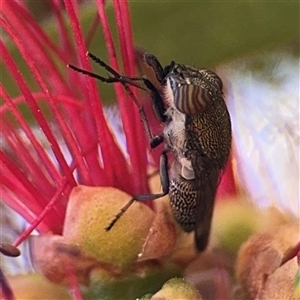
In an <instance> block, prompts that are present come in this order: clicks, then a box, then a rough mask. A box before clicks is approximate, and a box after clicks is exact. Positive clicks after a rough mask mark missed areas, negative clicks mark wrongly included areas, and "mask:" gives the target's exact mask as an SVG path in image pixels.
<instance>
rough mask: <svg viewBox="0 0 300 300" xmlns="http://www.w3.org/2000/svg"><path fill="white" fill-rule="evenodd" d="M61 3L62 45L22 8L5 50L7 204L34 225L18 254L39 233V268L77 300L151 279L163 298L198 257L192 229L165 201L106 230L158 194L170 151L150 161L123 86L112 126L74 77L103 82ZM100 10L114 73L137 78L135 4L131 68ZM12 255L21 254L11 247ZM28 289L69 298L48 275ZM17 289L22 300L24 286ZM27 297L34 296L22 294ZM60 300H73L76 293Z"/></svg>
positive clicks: (127, 39)
mask: <svg viewBox="0 0 300 300" xmlns="http://www.w3.org/2000/svg"><path fill="white" fill-rule="evenodd" d="M50 4H51V7H50V8H51V14H52V18H54V19H55V20H56V22H55V24H56V26H57V32H55V33H56V34H57V35H58V36H56V40H53V39H51V38H50V37H49V35H48V34H47V33H46V32H45V30H44V29H43V28H42V27H41V26H40V24H39V23H38V22H37V21H36V20H35V19H34V18H33V17H32V15H31V13H30V11H29V9H28V8H27V7H26V5H24V4H21V3H20V2H19V1H14V0H12V1H4V2H3V4H2V6H1V17H0V24H1V27H2V29H3V32H5V36H4V38H3V39H2V40H1V42H0V47H1V60H2V63H3V69H4V70H5V72H6V73H5V76H4V77H5V78H3V84H1V86H0V94H1V98H2V99H3V102H2V103H1V104H2V105H1V107H0V113H1V120H2V124H1V125H2V126H1V152H0V162H1V165H0V167H1V170H2V176H1V178H0V180H1V185H0V188H1V198H2V200H3V201H4V202H5V203H6V204H7V205H8V206H10V207H11V208H12V209H13V210H14V211H15V212H17V213H18V214H20V215H21V216H22V217H24V219H25V220H26V221H27V222H28V223H29V224H30V225H29V226H28V228H26V230H25V231H24V232H23V233H22V234H20V236H19V237H18V238H17V239H16V240H15V241H14V242H13V243H12V245H13V246H15V247H18V246H19V245H20V244H21V243H22V242H23V241H25V240H26V239H28V237H29V236H30V234H31V232H32V231H33V230H36V231H37V232H38V233H39V236H37V237H33V238H31V255H32V260H33V263H34V265H35V266H36V267H37V268H38V269H39V270H41V271H42V273H43V274H44V275H45V276H46V277H47V278H48V279H50V280H51V281H52V282H55V283H58V284H60V285H66V286H70V287H71V290H72V291H73V292H72V293H73V297H74V298H76V299H80V298H81V295H80V292H79V284H83V285H85V286H89V287H90V286H93V287H94V289H93V288H91V289H88V290H87V292H86V295H87V297H92V296H95V295H96V296H97V295H98V294H97V293H99V291H98V290H99V286H101V287H102V285H104V286H105V287H104V290H105V289H106V292H107V290H109V292H112V291H113V292H115V291H116V290H120V291H121V292H122V293H124V291H126V290H127V289H126V288H127V285H128V284H129V283H130V285H131V286H135V287H134V288H136V287H138V286H143V284H144V281H143V280H144V278H146V279H147V280H148V281H149V282H147V283H148V286H151V289H152V290H153V291H155V290H157V289H158V288H159V287H160V286H161V283H162V282H164V281H165V280H166V279H168V278H170V277H172V276H174V275H175V274H179V273H180V271H181V267H182V266H183V265H184V264H186V262H188V261H190V260H191V258H193V257H194V255H195V251H194V250H193V242H192V240H191V239H190V240H189V242H188V245H185V248H184V251H183V250H182V249H181V252H180V251H179V254H178V253H176V251H175V250H176V249H177V248H175V244H176V243H177V242H178V239H179V235H180V229H179V228H178V226H177V225H176V224H175V222H174V220H173V217H172V214H171V213H170V210H169V208H168V204H167V202H164V200H157V201H155V204H151V203H148V204H149V205H148V206H145V205H143V204H140V203H134V205H133V206H132V207H131V208H130V210H129V211H128V212H127V213H126V214H125V215H124V216H123V217H122V218H121V219H120V221H118V223H117V224H116V225H115V227H114V228H113V230H111V231H110V232H106V231H105V230H104V228H105V227H106V226H107V225H109V222H110V221H111V220H112V219H113V217H114V215H115V214H116V213H118V212H119V209H120V208H121V207H123V205H124V203H126V201H128V200H129V199H130V198H131V196H130V195H134V194H146V193H149V192H151V189H150V187H149V176H148V173H149V172H148V171H149V165H150V163H149V161H151V165H152V166H154V167H156V162H157V156H158V154H159V151H156V152H155V151H154V152H153V153H151V155H150V154H149V148H148V141H147V139H146V136H145V133H144V128H143V126H142V122H141V120H140V119H141V118H140V115H139V112H138V109H137V107H136V106H135V104H134V102H133V101H132V99H131V98H130V96H129V95H128V94H127V92H126V91H125V90H124V89H123V87H122V86H121V85H120V84H116V85H115V94H116V99H117V102H118V106H117V107H118V108H117V109H116V108H114V109H113V110H110V113H112V114H113V116H112V117H110V115H109V113H108V111H107V110H106V109H104V107H103V106H102V102H103V101H102V97H101V95H100V92H99V90H98V88H97V86H96V83H95V80H94V79H92V78H90V77H88V76H83V75H82V74H79V73H76V72H74V71H73V70H70V69H68V68H67V67H66V65H67V64H69V63H71V64H74V65H77V66H80V67H81V68H83V69H85V70H90V71H91V65H90V62H89V60H88V58H87V56H86V53H87V47H86V46H85V44H86V42H85V40H84V36H83V32H82V29H81V24H80V22H79V19H80V18H79V14H80V10H79V7H78V6H77V3H76V2H74V1H70V0H65V1H64V5H63V4H62V3H61V2H59V1H56V0H53V1H51V2H50ZM96 4H97V10H98V12H97V16H98V17H97V19H96V20H99V23H100V24H101V28H102V30H103V35H104V39H105V43H106V47H107V51H108V57H109V64H110V65H111V66H112V67H113V68H114V69H115V70H119V69H122V70H123V72H124V73H125V74H126V75H128V76H134V75H135V57H134V50H133V37H132V30H131V24H130V17H129V11H128V4H127V2H126V1H117V0H115V1H113V5H114V12H115V18H116V23H117V29H118V33H119V42H120V49H121V57H122V62H123V66H122V68H119V66H118V62H117V60H116V51H115V48H114V44H113V41H112V36H111V33H110V28H109V24H108V21H107V17H106V13H105V5H104V4H105V3H104V1H101V0H99V1H97V2H96ZM65 14H66V16H67V18H65ZM94 24H96V23H94ZM70 28H71V30H70ZM93 29H94V28H92V29H91V32H92V31H93ZM87 39H90V35H89V34H88V35H87ZM17 51H18V52H19V53H18V54H16V52H17ZM20 60H21V61H22V62H19V61H20ZM22 64H25V67H24V66H22ZM21 70H22V71H21ZM27 73H28V75H27ZM8 82H9V83H8ZM132 91H133V93H135V94H137V93H138V91H136V90H135V89H134V88H133V89H132ZM119 119H121V121H118V120H119ZM118 122H119V123H118ZM118 126H119V127H121V129H120V128H118ZM123 139H124V141H125V142H124V144H122V143H121V141H122V140H123ZM227 171H229V172H228V173H226V174H227V175H228V176H224V177H223V178H224V181H223V183H224V182H225V184H223V185H221V187H222V188H221V189H220V190H219V194H220V193H222V191H223V193H229V194H230V193H234V192H235V189H234V185H233V184H232V182H233V178H232V173H231V168H230V165H229V167H228V170H227ZM227 171H226V172H227ZM220 191H221V192H220ZM167 200H168V199H167ZM156 203H157V204H156ZM154 205H155V209H154V210H153V209H151V206H154ZM152 208H153V207H152ZM9 242H10V243H11V242H12V241H9ZM177 244H180V243H177ZM176 247H178V245H176ZM174 249H175V250H174ZM179 250H180V247H179ZM2 251H3V252H5V251H6V252H7V253H11V254H12V252H13V251H16V250H15V249H14V248H11V250H10V248H9V246H8V245H5V244H3V245H2ZM171 253H172V255H171ZM166 257H167V259H166ZM16 280H17V281H18V278H17V279H16ZM21 280H22V282H28V284H27V286H36V285H39V286H40V287H42V286H44V285H45V286H46V289H47V293H49V294H48V296H49V297H50V296H51V295H52V297H58V294H52V293H56V291H57V290H58V289H57V288H56V287H55V288H54V287H53V286H52V285H50V283H49V282H45V281H43V280H44V279H41V277H39V276H38V275H36V274H30V275H29V274H28V275H26V279H24V277H22V278H21ZM41 280H42V282H40V281H41ZM14 282H15V281H14ZM37 282H39V283H37ZM112 282H113V283H112ZM1 283H2V293H3V297H6V298H7V299H12V297H13V293H12V291H11V290H10V288H9V284H8V282H7V281H6V280H5V278H4V277H3V279H2V281H1ZM108 283H109V284H108ZM15 284H16V282H15ZM120 285H123V287H122V288H120ZM14 288H15V289H14ZM147 288H148V287H147ZM13 290H14V291H15V294H16V297H19V296H18V294H17V293H18V291H17V290H16V285H14V286H13ZM25 290H26V288H24V286H23V287H22V290H21V293H22V294H21V295H23V296H24V295H25V294H24V293H25ZM102 290H103V287H102ZM152 290H150V291H152ZM97 291H98V292H97ZM142 291H143V292H144V293H145V292H149V291H148V290H142ZM31 292H32V290H30V291H28V293H31ZM34 292H36V291H34ZM109 292H107V293H109ZM143 292H140V293H141V294H143ZM26 293H27V291H26ZM44 293H45V292H41V294H42V296H44ZM58 293H62V294H64V295H65V290H63V291H61V290H59V291H58ZM28 295H29V294H28ZM30 295H32V294H30ZM59 295H61V294H59ZM30 297H35V296H30ZM30 297H29V298H30ZM37 297H38V296H37Z"/></svg>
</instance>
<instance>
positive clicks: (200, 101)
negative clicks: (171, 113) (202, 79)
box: [174, 84, 212, 115]
mask: <svg viewBox="0 0 300 300" xmlns="http://www.w3.org/2000/svg"><path fill="white" fill-rule="evenodd" d="M211 101H212V96H211V95H210V93H209V92H208V91H207V90H205V89H203V88H201V87H200V86H199V85H194V84H184V85H181V86H178V87H177V88H176V89H175V90H174V105H175V107H176V108H177V109H178V110H179V111H180V112H182V113H184V114H187V115H190V114H195V113H200V112H202V111H203V110H204V109H205V108H206V106H207V105H209V104H210V103H211Z"/></svg>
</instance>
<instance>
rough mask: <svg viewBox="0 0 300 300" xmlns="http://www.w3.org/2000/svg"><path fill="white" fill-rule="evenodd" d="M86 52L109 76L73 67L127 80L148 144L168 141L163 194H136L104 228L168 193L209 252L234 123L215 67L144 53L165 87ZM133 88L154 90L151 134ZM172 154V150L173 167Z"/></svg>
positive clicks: (182, 219)
mask: <svg viewBox="0 0 300 300" xmlns="http://www.w3.org/2000/svg"><path fill="white" fill-rule="evenodd" d="M88 55H89V56H90V57H91V58H92V59H93V60H94V61H96V62H97V63H98V64H100V65H101V66H102V67H104V68H105V69H106V70H107V71H108V72H109V73H110V74H111V75H110V76H109V77H107V78H105V77H102V76H100V75H97V74H94V73H91V72H88V71H85V70H82V69H79V68H77V67H75V66H72V65H69V67H71V68H72V69H75V70H76V71H79V72H81V73H83V74H86V75H89V76H92V77H95V78H97V79H99V80H100V81H103V82H106V83H111V82H119V83H121V84H123V86H124V87H125V88H126V90H127V91H128V92H129V94H130V95H131V97H132V98H133V100H134V101H135V103H136V104H137V105H138V108H139V111H140V113H141V117H142V121H143V123H144V126H145V129H146V132H147V134H148V136H149V137H150V147H151V148H155V147H157V146H158V145H159V144H161V143H164V149H163V151H162V153H161V156H160V167H159V173H160V179H161V184H162V192H161V193H159V194H148V195H135V196H133V198H132V199H131V200H130V201H129V202H128V203H127V204H126V206H124V207H123V208H121V210H120V212H119V213H118V214H117V215H116V216H115V218H114V219H113V220H112V222H111V223H110V224H109V225H108V226H107V228H106V230H110V229H111V228H112V227H113V226H114V224H115V223H116V222H117V220H118V219H119V218H120V217H121V216H122V215H123V214H124V212H125V211H126V210H127V209H128V208H129V207H130V205H131V204H132V203H133V202H134V201H144V200H154V199H157V198H160V197H162V196H165V195H166V194H169V197H170V204H171V208H172V211H173V214H174V217H175V219H176V221H177V222H178V223H179V224H180V226H181V227H182V228H183V230H184V231H186V232H192V231H195V245H196V248H197V249H198V250H199V251H203V250H205V248H206V247H207V244H208V241H209V235H210V227H211V221H212V215H213V207H214V200H215V195H216V190H217V186H218V183H219V181H220V176H221V174H222V170H223V169H224V167H225V165H226V162H227V160H228V156H229V153H230V145H231V121H230V116H229V112H228V110H227V107H226V104H225V101H224V98H223V93H222V87H223V84H222V81H221V79H220V77H219V76H218V75H217V74H215V73H214V72H213V71H210V70H208V69H204V68H199V69H198V68H194V67H191V66H187V65H184V64H178V63H176V62H174V61H172V62H171V63H170V64H169V65H167V66H166V67H164V68H163V67H162V66H161V64H160V63H159V61H158V59H157V58H156V57H155V56H154V55H152V54H145V56H144V59H145V62H146V64H147V65H148V66H149V67H151V68H152V69H153V71H154V74H155V76H156V79H157V81H158V83H159V85H160V86H161V89H157V88H156V87H155V85H154V83H153V82H152V81H151V80H149V79H147V78H145V77H140V78H133V77H127V76H121V75H120V74H119V73H118V72H116V71H115V70H114V69H112V68H111V67H110V66H108V65H107V64H106V63H105V62H103V61H102V60H100V59H99V58H97V57H96V56H94V55H93V54H91V53H88ZM130 86H135V87H138V88H141V89H144V90H147V91H148V92H149V93H150V96H151V100H152V104H153V108H154V112H155V114H156V116H157V118H158V119H159V121H160V122H161V123H162V124H164V127H163V131H162V132H161V133H160V134H158V135H155V136H153V135H152V134H151V130H150V128H149V124H148V121H147V118H146V115H145V112H144V110H143V107H142V106H141V104H140V103H139V102H138V101H137V99H136V98H135V96H134V94H133V93H132V92H131V90H130ZM168 152H172V153H173V154H174V160H173V162H172V164H171V165H170V166H169V163H168V155H167V153H168Z"/></svg>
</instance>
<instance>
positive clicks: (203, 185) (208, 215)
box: [195, 164, 220, 251]
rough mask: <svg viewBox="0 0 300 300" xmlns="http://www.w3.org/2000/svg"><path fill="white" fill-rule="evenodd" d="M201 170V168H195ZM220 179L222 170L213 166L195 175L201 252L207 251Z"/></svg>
mask: <svg viewBox="0 0 300 300" xmlns="http://www.w3.org/2000/svg"><path fill="white" fill-rule="evenodd" d="M195 170H199V168H198V169H197V168H195ZM219 179H220V170H219V169H218V168H217V167H216V166H214V165H212V166H209V164H208V166H206V167H205V168H204V169H202V170H201V172H200V173H199V172H197V171H196V173H195V182H196V184H197V204H196V217H195V221H196V224H195V244H196V247H197V249H198V250H199V251H203V250H205V248H206V247H207V244H208V241H209V235H210V227H211V221H212V215H213V209H214V201H215V195H216V191H217V186H218V183H219V181H220V180H219Z"/></svg>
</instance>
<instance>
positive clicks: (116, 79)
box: [67, 52, 153, 142]
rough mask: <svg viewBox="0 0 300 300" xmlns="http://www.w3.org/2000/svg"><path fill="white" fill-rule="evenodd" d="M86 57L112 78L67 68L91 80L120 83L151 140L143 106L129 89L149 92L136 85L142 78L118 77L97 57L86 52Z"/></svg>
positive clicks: (79, 69)
mask: <svg viewBox="0 0 300 300" xmlns="http://www.w3.org/2000/svg"><path fill="white" fill-rule="evenodd" d="M87 55H88V56H89V57H90V58H91V59H92V60H93V61H95V62H96V63H97V64H99V65H100V66H101V67H103V68H104V69H105V70H106V71H108V72H109V73H111V74H112V75H113V77H111V76H109V77H107V78H106V77H103V76H101V75H98V74H96V73H93V72H89V71H87V70H83V69H81V68H78V67H76V66H74V65H71V64H68V65H67V67H68V68H70V69H73V70H74V71H76V72H79V73H82V74H84V75H87V76H89V77H92V78H96V79H98V80H100V81H102V82H105V83H116V82H119V83H121V84H122V85H123V86H124V88H125V90H126V92H127V93H128V95H129V96H130V97H131V98H132V100H133V102H134V103H135V105H136V106H137V108H138V111H139V114H140V116H141V119H142V122H143V125H144V129H145V131H146V134H147V138H148V140H149V142H150V141H151V140H152V139H153V134H152V132H151V130H150V127H149V122H148V119H147V116H146V113H145V110H144V107H143V105H142V104H141V103H140V102H139V101H138V99H137V98H136V96H135V95H134V93H133V92H132V90H131V89H130V85H132V86H134V87H137V88H139V89H141V90H144V91H147V92H148V91H149V90H148V89H147V88H145V87H143V86H142V85H141V84H139V83H138V81H143V82H144V81H145V79H144V78H141V77H127V76H122V75H120V74H119V73H118V72H117V71H115V70H114V69H113V68H112V67H110V66H109V65H108V64H106V63H105V62H104V61H103V60H101V59H100V58H99V57H97V56H95V55H94V54H92V53H91V52H87Z"/></svg>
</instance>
